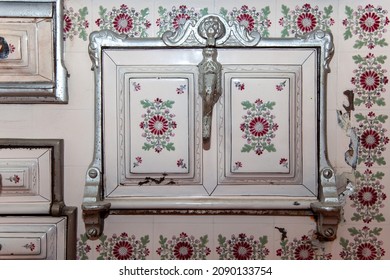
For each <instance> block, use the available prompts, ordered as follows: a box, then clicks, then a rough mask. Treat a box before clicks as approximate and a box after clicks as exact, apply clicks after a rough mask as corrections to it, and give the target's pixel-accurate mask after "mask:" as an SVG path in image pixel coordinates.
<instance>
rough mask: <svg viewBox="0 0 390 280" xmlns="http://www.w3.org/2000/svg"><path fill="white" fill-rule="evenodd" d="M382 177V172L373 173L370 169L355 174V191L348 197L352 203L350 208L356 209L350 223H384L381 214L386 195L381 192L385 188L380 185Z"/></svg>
mask: <svg viewBox="0 0 390 280" xmlns="http://www.w3.org/2000/svg"><path fill="white" fill-rule="evenodd" d="M384 175H385V174H384V173H383V172H380V171H377V172H373V171H372V170H370V169H366V170H365V171H364V172H363V173H360V172H359V171H356V172H355V177H356V178H357V180H356V191H355V192H354V193H352V194H351V195H350V196H349V198H350V199H351V201H352V205H351V207H353V208H354V209H356V212H355V213H354V214H353V217H352V218H351V220H352V221H363V222H364V223H370V222H371V221H376V222H384V221H385V217H384V215H383V213H381V211H382V208H383V207H384V204H383V201H384V200H385V199H386V194H385V193H384V192H383V190H384V188H385V186H384V185H383V184H382V183H381V180H382V179H383V176H384Z"/></svg>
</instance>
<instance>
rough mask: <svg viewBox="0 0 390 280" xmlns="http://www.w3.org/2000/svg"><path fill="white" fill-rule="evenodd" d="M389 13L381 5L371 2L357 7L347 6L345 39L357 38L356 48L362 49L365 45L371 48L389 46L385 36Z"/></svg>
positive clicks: (344, 22)
mask: <svg viewBox="0 0 390 280" xmlns="http://www.w3.org/2000/svg"><path fill="white" fill-rule="evenodd" d="M387 13H388V12H387V10H384V9H383V8H382V7H381V6H377V7H375V6H374V5H371V4H368V5H366V6H365V7H363V6H358V7H357V9H353V8H351V7H349V6H346V7H345V14H346V15H347V18H346V19H344V20H343V25H344V26H345V32H344V39H345V40H348V39H351V38H355V45H354V46H353V47H354V48H356V49H361V48H362V47H364V46H366V47H368V48H369V49H373V48H375V47H376V46H380V47H384V46H387V45H388V43H387V42H386V39H385V38H383V35H384V33H386V32H387V29H386V26H387V25H388V24H389V22H390V21H389V18H388V17H387Z"/></svg>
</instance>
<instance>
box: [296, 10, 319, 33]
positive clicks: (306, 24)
mask: <svg viewBox="0 0 390 280" xmlns="http://www.w3.org/2000/svg"><path fill="white" fill-rule="evenodd" d="M297 26H298V28H299V29H300V30H301V31H302V32H310V31H312V30H313V29H314V28H315V27H316V26H317V19H316V17H315V16H314V15H313V14H311V13H303V14H301V15H299V17H298V19H297Z"/></svg>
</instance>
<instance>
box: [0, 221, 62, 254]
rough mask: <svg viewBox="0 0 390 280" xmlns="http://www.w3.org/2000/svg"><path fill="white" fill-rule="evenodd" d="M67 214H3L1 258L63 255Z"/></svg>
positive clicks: (0, 243) (0, 233)
mask: <svg viewBox="0 0 390 280" xmlns="http://www.w3.org/2000/svg"><path fill="white" fill-rule="evenodd" d="M67 222H68V221H67V217H3V218H1V219H0V260H1V259H37V260H43V259H47V260H54V259H66V258H67V255H66V245H67V244H66V241H67V240H66V236H67Z"/></svg>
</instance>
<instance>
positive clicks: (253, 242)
mask: <svg viewBox="0 0 390 280" xmlns="http://www.w3.org/2000/svg"><path fill="white" fill-rule="evenodd" d="M218 243H219V246H218V247H217V248H216V251H217V254H218V255H219V259H220V260H264V259H266V256H267V255H268V254H269V253H270V251H269V249H268V248H267V247H266V244H267V243H268V237H267V236H266V235H265V236H262V237H259V238H258V239H255V237H254V236H253V235H250V236H247V235H246V234H245V233H240V234H239V235H238V236H236V235H234V234H233V235H232V236H231V238H230V239H227V238H226V237H225V236H222V235H221V234H220V235H218Z"/></svg>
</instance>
